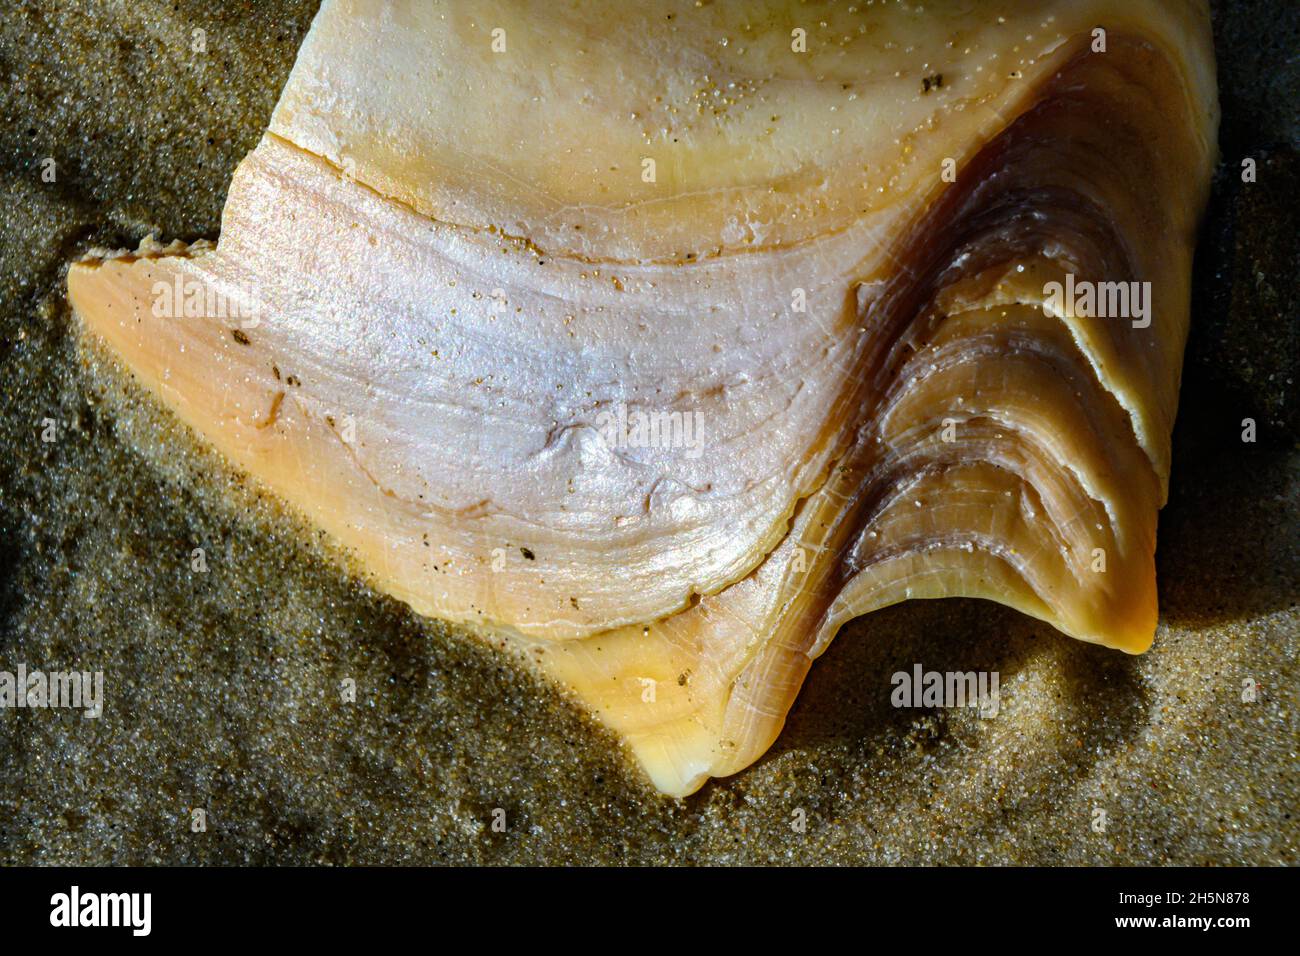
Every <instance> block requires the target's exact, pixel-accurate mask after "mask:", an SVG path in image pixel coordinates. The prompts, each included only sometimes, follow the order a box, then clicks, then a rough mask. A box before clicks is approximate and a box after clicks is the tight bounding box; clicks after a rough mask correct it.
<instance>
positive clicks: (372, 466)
mask: <svg viewBox="0 0 1300 956" xmlns="http://www.w3.org/2000/svg"><path fill="white" fill-rule="evenodd" d="M1216 129H1217V103H1216V99H1215V83H1214V64H1213V54H1212V45H1211V40H1210V32H1209V25H1208V14H1207V12H1206V10H1205V9H1204V6H1203V4H1200V3H1183V2H1173V0H1170V2H1156V0H1126V2H1123V3H1120V2H1112V0H1084V2H1065V0H1058V2H1047V3H1003V4H973V5H959V4H949V3H928V4H926V5H925V6H924V8H923V9H922V8H920V7H916V8H908V7H902V6H895V5H890V6H888V7H884V6H883V5H879V6H878V5H870V4H858V5H856V6H847V5H843V4H824V5H820V4H794V3H751V4H713V5H706V6H703V7H700V8H697V7H694V6H692V5H680V4H675V3H660V2H651V3H641V4H637V5H635V6H633V5H608V4H603V3H594V2H592V3H575V4H564V5H532V4H525V3H513V2H497V3H491V2H483V3H474V4H468V3H455V2H447V3H430V2H416V0H409V2H400V0H394V2H379V0H325V3H324V4H323V5H322V8H321V10H320V13H319V14H318V16H317V18H316V20H315V22H314V24H313V26H312V29H311V32H310V33H309V34H308V36H307V39H306V41H305V42H304V45H303V48H302V50H301V51H300V53H299V57H298V61H297V63H296V65H295V67H294V70H293V73H292V75H291V77H290V79H289V81H288V84H287V86H286V87H285V89H284V92H283V94H282V96H281V99H280V102H279V105H278V107H277V108H276V111H275V114H274V116H273V117H272V120H271V123H270V126H269V128H268V130H267V132H266V134H265V136H264V137H263V139H262V141H261V143H260V144H259V145H258V147H257V148H256V149H255V150H254V151H253V152H252V153H250V154H249V155H248V156H247V157H246V158H245V159H244V161H243V162H242V163H241V164H240V166H239V168H238V170H237V171H236V173H235V176H234V178H233V181H232V182H231V187H230V193H229V197H228V199H227V204H226V207H225V212H224V216H223V223H222V233H221V238H220V242H219V243H218V244H217V246H215V247H213V246H211V245H210V244H202V243H201V244H195V245H193V246H189V247H186V246H183V245H181V244H173V245H171V246H166V247H164V246H160V245H158V244H156V243H152V242H150V243H146V244H145V245H143V246H142V247H141V248H140V249H139V250H137V251H136V252H134V253H130V254H126V253H122V254H115V255H100V256H93V257H91V258H88V259H86V260H84V261H82V262H80V263H77V264H75V265H74V266H73V267H72V268H71V270H70V273H69V278H68V288H69V297H70V299H71V302H72V305H73V307H74V308H75V310H76V312H77V314H78V315H79V316H80V317H81V319H82V321H83V323H84V326H85V328H86V330H87V331H88V333H90V334H92V335H94V336H97V337H99V338H100V339H102V340H104V341H106V342H107V343H108V344H109V345H110V346H111V347H112V348H113V349H114V350H115V351H116V353H117V354H118V355H119V356H120V357H121V359H122V361H123V362H124V363H125V365H126V366H127V367H128V368H129V369H130V370H131V371H132V372H133V373H134V375H135V376H136V377H137V378H138V379H139V380H140V381H141V382H143V383H144V384H145V385H146V386H148V387H149V388H150V389H151V390H152V391H154V392H155V393H156V394H157V395H158V396H159V397H160V398H161V399H162V400H163V402H165V403H166V405H167V406H168V407H170V408H171V409H172V410H173V411H174V412H175V413H176V414H177V415H178V416H180V418H182V419H183V420H184V421H186V422H187V423H188V424H189V425H190V426H192V427H193V429H194V430H195V431H196V432H197V433H198V434H199V435H201V436H203V437H204V438H205V439H206V440H208V441H209V442H211V443H212V444H213V445H215V446H216V447H217V448H218V449H220V450H221V451H222V452H223V453H224V454H225V455H226V456H227V457H228V458H229V459H230V461H232V462H233V463H234V464H235V465H237V466H239V467H240V468H243V469H246V470H247V471H248V472H250V473H251V474H253V475H254V476H256V477H257V478H258V479H259V480H260V481H261V482H262V483H263V484H264V485H265V486H266V487H268V488H269V489H271V490H272V491H274V492H276V493H277V494H279V495H280V496H282V497H283V498H284V499H285V500H286V501H288V502H289V503H290V504H291V505H292V506H293V507H295V508H296V509H297V510H299V511H300V512H301V513H303V514H304V515H306V516H307V517H308V518H309V519H310V520H311V521H313V522H315V523H316V524H317V525H318V526H319V527H321V528H322V529H324V530H325V531H326V532H328V534H329V535H330V536H331V537H332V538H333V539H334V540H335V541H336V542H337V543H338V544H339V545H341V546H342V547H343V548H344V549H345V550H346V551H347V552H348V553H349V554H350V555H352V556H353V557H355V559H356V560H357V562H358V564H359V566H360V567H362V568H363V569H365V571H366V573H367V575H368V577H369V579H370V580H371V581H372V582H373V583H374V585H375V586H376V587H378V588H380V589H382V590H383V591H386V592H387V593H389V594H392V595H394V596H396V597H398V598H400V599H401V600H403V601H405V602H406V603H408V604H409V605H410V606H411V607H412V608H413V609H415V610H416V611H417V612H419V613H421V614H425V615H430V616H435V617H439V618H445V619H447V620H451V621H455V622H459V623H461V624H465V625H468V626H470V627H471V628H473V629H475V631H476V632H477V633H479V634H481V635H482V636H483V637H484V638H485V639H488V640H492V641H494V642H496V643H498V644H500V645H501V646H502V647H503V648H508V649H513V650H515V651H518V652H520V655H519V656H520V659H522V660H526V661H529V662H530V666H536V667H539V668H540V669H541V670H542V671H543V672H544V673H546V674H547V675H549V676H550V677H551V678H552V679H554V680H555V681H557V682H558V683H559V684H560V685H561V686H563V687H565V688H567V689H568V690H570V691H571V692H572V693H573V694H574V695H575V696H576V698H577V699H578V700H580V701H581V702H582V703H583V704H584V705H585V706H587V707H589V708H590V709H591V710H592V712H594V713H595V714H596V715H597V716H598V717H599V718H600V719H601V720H602V721H604V722H605V723H606V724H607V725H608V726H609V727H611V728H612V729H613V730H614V731H615V732H616V733H617V734H618V735H619V736H620V737H621V738H622V739H624V740H626V741H627V743H628V745H629V746H630V748H631V751H632V753H633V755H634V756H635V757H636V759H637V760H638V762H639V763H640V765H641V766H642V767H643V768H644V769H645V771H646V772H647V774H648V775H649V777H650V779H651V780H652V781H653V782H654V784H655V786H657V787H658V788H659V789H660V790H661V791H663V792H664V793H667V794H672V795H683V794H687V793H690V792H692V791H693V790H695V789H697V788H698V787H699V786H700V785H701V784H702V783H703V782H704V781H705V780H707V779H708V778H709V777H710V776H721V775H726V774H731V773H735V772H736V771H738V770H740V769H742V768H743V767H745V766H746V765H748V764H749V763H751V762H753V761H754V760H755V759H757V758H758V757H759V756H760V755H761V754H762V753H763V752H764V751H765V750H766V749H767V747H768V746H769V745H770V744H771V743H772V741H773V740H774V739H775V738H776V736H777V734H778V733H779V731H780V729H781V726H782V723H783V721H784V719H785V715H786V713H787V712H788V710H789V708H790V706H791V704H792V703H793V701H794V698H795V696H796V694H797V693H798V690H799V687H800V685H801V683H802V681H803V679H804V677H805V675H806V674H807V671H808V668H809V666H810V664H811V662H812V661H813V659H815V658H816V657H817V655H818V654H820V653H821V651H822V650H824V649H825V648H826V646H827V645H828V643H829V642H830V641H831V639H832V638H833V637H834V636H835V633H836V632H837V630H838V629H839V628H840V626H841V625H842V624H843V623H844V622H846V621H848V620H849V619H851V618H853V617H856V616H858V615H861V614H864V613H867V612H869V611H871V610H874V609H876V608H880V607H884V606H886V605H889V604H892V603H895V602H898V601H902V600H906V599H909V598H922V597H945V596H955V595H962V596H972V597H982V598H988V599H991V600H995V601H999V602H1001V603H1003V604H1007V605H1010V606H1012V607H1015V608H1018V609H1020V610H1021V611H1023V612H1025V613H1026V614H1030V615H1033V616H1035V617H1037V618H1041V619H1042V620H1044V621H1047V622H1049V623H1051V624H1052V625H1053V626H1055V627H1056V628H1058V629H1059V630H1061V631H1063V632H1064V633H1066V634H1069V635H1071V636H1073V637H1076V638H1080V639H1082V640H1087V641H1094V642H1098V643H1102V644H1106V645H1109V646H1112V647H1116V648H1120V649H1122V650H1125V651H1128V652H1140V651H1143V650H1145V649H1146V648H1147V647H1148V646H1149V645H1150V643H1151V640H1152V636H1153V634H1154V631H1155V627H1156V617H1157V607H1156V588H1155V567H1154V560H1153V555H1154V550H1155V544H1156V517H1157V512H1158V510H1159V508H1160V506H1161V505H1162V504H1163V502H1164V499H1165V494H1166V487H1167V481H1168V472H1169V461H1170V432H1171V429H1172V425H1173V420H1174V415H1175V411H1176V408H1177V400H1178V380H1179V373H1180V368H1181V362H1182V350H1183V343H1184V340H1185V338H1186V333H1187V322H1188V297H1189V276H1190V270H1191V261H1192V253H1193V248H1194V242H1195V234H1196V228H1197V222H1198V218H1199V216H1200V213H1201V209H1202V207H1203V204H1204V202H1205V198H1206V193H1207V189H1208V183H1209V177H1210V173H1211V169H1212V165H1213V162H1214V159H1215V146H1214V143H1215V136H1216ZM1116 313H1118V314H1116ZM884 692H887V688H882V693H884Z"/></svg>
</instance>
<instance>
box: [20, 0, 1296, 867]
mask: <svg viewBox="0 0 1300 956" xmlns="http://www.w3.org/2000/svg"><path fill="white" fill-rule="evenodd" d="M314 7H315V4H314V3H312V2H306V0H275V2H269V0H268V2H263V3H258V4H210V3H200V2H194V0H190V2H168V3H162V2H156V0H131V2H128V0H118V2H109V0H85V2H79V3H67V2H62V3H60V2H54V0H48V2H11V3H10V4H9V5H8V7H7V10H6V16H5V17H4V18H0V76H2V77H3V87H0V114H2V115H3V120H4V122H3V123H2V124H0V209H3V211H4V215H3V217H0V219H2V221H0V382H2V383H3V388H2V390H0V392H2V393H0V452H2V453H0V670H9V671H13V670H15V669H16V668H17V667H18V665H19V664H20V663H21V664H25V665H26V666H27V667H28V668H29V669H31V668H37V667H41V668H49V669H74V668H75V669H80V670H86V671H96V670H99V671H103V673H104V679H105V698H106V703H105V707H104V713H103V716H102V717H100V718H99V719H86V718H84V717H83V716H82V714H81V713H80V712H76V711H69V710H0V863H56V862H58V863H180V864H187V863H241V862H242V863H316V862H320V863H339V864H341V863H360V862H368V863H373V862H390V863H437V862H469V863H733V862H737V863H819V862H833V863H969V864H979V863H1021V864H1029V863H1072V864H1087V863H1100V864H1147V863H1157V864H1160V863H1177V864H1192V863H1223V864H1240V863H1288V864H1296V863H1297V862H1300V821H1298V820H1297V808H1296V803H1297V794H1300V778H1298V776H1297V757H1296V754H1297V748H1298V747H1300V708H1298V707H1297V694H1296V687H1297V684H1298V683H1300V665H1298V664H1297V650H1298V647H1297V645H1298V644H1300V612H1298V611H1297V607H1296V594H1297V590H1298V589H1297V582H1298V581H1300V547H1297V545H1298V544H1300V533H1298V531H1297V528H1298V527H1300V525H1298V522H1297V474H1298V472H1297V465H1298V464H1300V461H1298V459H1297V441H1296V439H1297V437H1298V436H1300V427H1298V424H1300V419H1298V417H1297V410H1296V398H1295V394H1296V393H1295V385H1294V378H1295V375H1296V363H1297V357H1298V356H1300V347H1298V346H1300V341H1298V339H1300V330H1298V329H1297V323H1296V319H1295V313H1294V303H1295V301H1296V298H1297V295H1296V293H1297V283H1296V276H1297V275H1300V246H1298V241H1297V234H1298V232H1300V230H1297V228H1296V227H1297V212H1296V209H1297V204H1296V202H1295V197H1294V188H1295V183H1296V182H1297V181H1300V180H1298V179H1297V175H1298V174H1300V153H1298V152H1297V143H1298V141H1300V129H1298V126H1300V120H1298V119H1297V115H1300V110H1297V109H1296V105H1297V97H1296V90H1297V87H1298V86H1300V77H1298V76H1297V72H1296V71H1297V67H1296V65H1295V61H1294V58H1293V52H1294V50H1295V49H1297V48H1300V8H1298V7H1296V5H1294V4H1287V3H1285V2H1279V3H1277V4H1267V3H1235V4H1233V5H1232V6H1231V7H1228V6H1226V5H1225V6H1224V7H1223V8H1222V9H1221V10H1217V11H1216V34H1217V37H1218V42H1219V46H1220V50H1219V55H1220V71H1221V83H1222V87H1223V105H1224V113H1225V118H1224V126H1223V148H1224V168H1223V170H1222V171H1221V173H1220V176H1219V177H1218V180H1217V182H1216V188H1215V193H1214V199H1213V203H1212V207H1211V211H1210V215H1209V217H1208V219H1207V223H1206V227H1205V233H1204V236H1203V239H1202V243H1201V249H1200V253H1199V257H1198V264H1197V278H1196V307H1195V315H1194V317H1193V332H1192V339H1191V342H1190V344H1189V347H1188V357H1187V363H1186V368H1185V373H1184V383H1183V393H1182V406H1181V410H1180V416H1179V421H1178V426H1177V432H1176V434H1175V442H1174V448H1175V462H1174V470H1173V482H1172V488H1171V496H1170V502H1169V505H1168V507H1167V508H1166V509H1165V511H1164V512H1163V513H1162V516H1161V522H1160V543H1159V554H1158V564H1159V577H1160V599H1161V624H1160V629H1159V633H1158V635H1157V637H1156V643H1155V647H1154V648H1153V650H1152V651H1151V652H1150V653H1148V654H1146V655H1145V656H1142V657H1138V658H1133V657H1127V656H1125V655H1123V654H1120V653H1117V652H1114V651H1108V650H1105V649H1102V648H1098V647H1092V646H1088V645H1084V644H1080V643H1077V642H1074V641H1071V640H1069V639H1067V638H1065V637H1063V636H1061V635H1059V634H1057V633H1056V632H1054V631H1052V630H1051V629H1050V628H1049V627H1047V626H1046V625H1043V624H1040V623H1038V622H1035V621H1031V620H1029V619H1027V618H1025V617H1023V616H1020V615H1018V614H1016V613H1014V612H1012V611H1009V610H1006V609H1003V608H1000V607H998V606H995V605H992V604H987V603H983V602H976V601H943V602H916V603H912V604H907V605H901V606H898V607H895V608H891V609H888V610H886V611H883V612H880V613H877V614H874V615H871V616H869V617H867V618H864V619H862V620H860V621H858V622H856V623H855V624H854V625H852V626H850V627H849V628H847V629H846V630H845V631H844V632H843V633H842V634H841V635H840V637H839V638H838V639H837V640H836V641H835V643H834V644H833V646H832V647H831V649H830V651H829V652H828V653H827V654H826V655H825V656H824V657H822V658H821V660H819V661H818V662H817V664H816V665H815V666H814V669H813V672H812V675H811V677H810V679H809V681H808V684H807V686H806V687H805V689H804V692H803V694H802V696H801V697H800V699H799V701H798V703H797V704H796V706H795V708H794V711H793V712H792V714H791V715H790V719H789V722H788V724H787V726H786V729H785V732H784V733H783V734H782V736H781V737H780V739H779V740H778V741H777V743H776V745H775V746H774V747H773V748H772V750H771V751H770V752H769V753H768V754H767V755H766V756H765V757H764V758H763V759H762V760H760V761H759V762H758V763H757V764H756V765H755V766H754V767H752V768H750V769H749V770H747V771H745V772H744V773H741V774H739V775H737V776H735V777H732V778H729V779H726V780H721V781H715V782H712V783H710V784H709V785H707V786H706V787H705V788H704V789H703V790H702V791H701V792H700V793H698V794H696V795H695V796H693V797H691V798H689V799H687V800H684V801H671V800H666V799H664V798H662V797H660V796H658V795H657V794H655V793H654V792H653V791H651V790H650V789H649V788H648V786H647V784H646V783H645V782H644V780H643V778H642V777H641V776H640V774H639V772H638V771H637V769H636V768H635V766H634V765H632V764H631V763H630V762H629V761H628V758H627V757H626V755H625V754H624V753H623V752H622V751H621V750H620V749H619V747H618V746H617V744H616V743H615V742H614V741H613V740H612V739H611V738H610V737H609V736H608V735H607V734H605V733H604V732H602V730H601V729H600V727H599V726H597V725H596V724H595V723H594V722H593V721H591V720H590V719H588V718H587V717H585V716H584V715H583V714H582V713H581V712H580V711H579V710H578V709H577V708H575V707H574V706H572V705H571V704H569V703H568V702H567V701H566V700H565V699H563V697H561V695H559V694H557V693H556V692H555V691H554V690H552V689H551V688H549V687H548V686H545V685H543V684H542V683H540V682H539V681H538V680H537V679H535V678H533V677H531V676H530V675H528V674H527V673H525V672H522V671H520V670H519V669H517V668H516V667H515V666H514V665H512V664H511V663H510V662H509V661H507V660H503V659H501V658H500V657H498V656H496V655H495V654H494V653H493V652H492V651H491V650H489V649H487V648H486V647H484V646H482V645H481V644H479V643H478V642H476V641H475V640H474V639H473V638H472V637H470V636H468V635H466V634H464V633H461V632H458V631H456V630H455V629H453V628H451V627H448V626H445V625H442V624H440V623H438V622H434V621H428V620H424V619H421V618H419V617H417V616H416V615H414V614H413V613H411V612H410V611H409V609H407V608H406V607H404V606H403V605H401V604H399V603H397V602H395V601H393V600H391V599H388V598H385V597H383V596H381V595H378V594H376V593H375V592H373V591H372V590H371V589H369V588H368V587H367V586H366V585H365V584H363V583H361V582H360V581H359V580H358V579H357V578H356V577H355V576H353V575H351V574H349V573H348V571H347V569H346V568H345V567H343V566H342V565H341V564H340V562H339V561H338V560H337V559H336V557H335V556H334V555H333V553H332V551H331V549H330V548H329V546H328V545H327V544H326V543H324V542H322V541H321V540H320V539H319V537H318V536H317V535H316V534H315V533H314V532H312V531H311V530H310V529H308V528H306V527H304V526H303V525H302V524H301V523H300V522H298V521H296V520H295V519H294V518H293V517H292V516H289V515H286V514H285V513H284V512H283V511H282V510H281V508H280V507H279V505H278V504H277V503H276V502H275V501H273V500H269V499H268V498H266V497H265V496H263V495H261V494H260V493H259V492H258V491H257V489H256V488H255V487H253V486H252V483H251V482H250V481H249V480H247V479H245V478H241V477H240V476H239V475H237V474H235V473H233V472H232V471H230V470H229V468H228V467H227V466H226V465H225V464H224V463H223V462H222V461H221V460H220V459H219V458H218V457H217V456H215V455H214V454H213V453H211V452H209V451H207V450H205V449H203V448H202V447H199V446H198V445H196V443H195V442H193V441H192V439H191V436H190V435H189V434H188V433H187V432H186V431H185V429H184V428H183V427H182V426H180V425H178V424H177V423H176V422H175V421H174V420H172V419H171V418H169V416H168V415H167V414H166V413H165V412H163V411H161V410H160V409H159V408H158V407H157V406H156V405H155V404H154V403H153V402H152V401H150V400H149V399H148V398H146V397H145V396H144V395H143V393H142V392H141V390H140V389H138V388H137V387H135V386H134V385H132V384H131V383H130V382H129V381H126V380H124V378H123V376H122V375H121V373H120V370H119V369H118V368H117V367H116V366H115V365H114V364H113V363H112V362H111V361H110V360H106V359H105V358H104V357H103V356H101V355H99V354H98V353H96V352H95V350H93V349H87V348H86V347H85V346H84V345H83V344H82V343H81V342H80V341H79V338H78V335H77V330H76V324H75V321H74V320H73V318H72V317H71V315H70V314H69V311H68V308H67V304H66V300H65V298H64V277H65V270H66V264H67V262H68V261H69V260H71V259H74V258H76V257H77V256H78V255H80V254H81V252H83V251H84V250H85V249H87V248H89V247H90V246H109V247H114V246H134V245H135V244H136V243H137V242H138V241H139V239H141V238H142V237H143V236H145V235H147V234H149V233H154V234H156V235H158V236H159V237H161V238H163V239H165V240H166V239H171V238H181V239H185V240H193V239H197V238H202V237H206V238H212V239H215V238H217V236H218V235H219V229H220V212H221V206H222V203H223V201H224V197H225V190H226V186H227V184H228V182H229V179H230V175H231V172H232V170H233V168H234V166H235V164H236V163H237V162H238V160H239V159H240V158H241V157H242V156H243V154H244V153H245V152H246V151H247V150H249V149H250V148H251V147H252V146H253V145H254V143H255V142H256V140H257V138H258V135H259V133H260V131H261V129H262V128H263V126H264V125H265V122H266V119H267V117H268V116H269V114H270V110H271V108H272V106H273V105H274V102H275V99H276V97H277V95H278V93H279V89H280V86H281V85H282V84H283V82H284V79H285V77H286V76H287V73H288V70H289V67H290V66H291V64H292V62H293V58H294V55H295V52H296V50H297V46H298V43H299V42H300V40H301V38H302V36H303V34H304V33H305V31H306V28H307V26H308V24H309V22H310V17H311V15H312V13H313V12H314ZM196 29H201V30H203V31H205V32H204V35H203V38H204V40H205V43H206V52H195V51H194V50H193V49H192V45H193V40H194V38H195V35H194V33H193V31H194V30H196ZM1288 57H1291V60H1290V62H1289V65H1288ZM1243 156H1252V157H1254V158H1256V159H1257V162H1258V181H1257V182H1256V183H1254V184H1243V183H1241V182H1240V177H1239V175H1238V174H1237V169H1238V168H1239V164H1240V161H1241V158H1242V157H1243ZM46 158H52V159H54V161H55V164H56V165H55V169H56V180H55V182H53V183H49V182H45V181H43V179H42V176H41V172H42V169H43V168H45V167H44V166H43V165H42V162H43V160H45V159H46ZM1244 418H1253V419H1255V420H1256V422H1257V429H1258V440H1257V441H1256V442H1254V443H1250V444H1247V443H1243V442H1242V440H1241V431H1242V428H1241V421H1242V419H1244ZM45 419H53V420H54V421H55V422H56V425H55V428H54V437H55V440H54V441H52V442H45V441H42V430H43V422H44V420H45ZM195 548H203V549H204V553H205V560H206V565H207V571H206V572H201V571H194V570H192V552H193V549H195ZM914 663H921V664H923V665H924V666H925V667H926V668H927V669H931V670H996V671H998V672H999V674H1000V676H1001V691H1002V700H1001V710H1000V712H999V714H998V716H997V717H995V718H991V719H981V718H980V717H978V716H977V715H976V714H975V713H974V712H973V711H958V710H939V711H919V710H918V711H913V710H899V709H895V708H893V707H891V706H890V704H889V692H890V690H891V685H890V680H889V678H890V675H891V674H892V673H893V672H894V671H896V670H910V669H911V667H912V665H913V664H914ZM346 679H351V680H354V681H355V682H356V688H357V699H356V701H355V703H348V702H344V701H343V700H342V699H341V696H342V695H341V694H340V685H341V682H343V681H344V680H346ZM1248 679H1249V680H1253V681H1254V682H1256V684H1257V685H1258V688H1259V689H1258V692H1257V695H1256V699H1255V700H1254V701H1253V702H1248V701H1243V699H1242V698H1243V682H1244V681H1246V680H1248ZM195 809H201V810H203V811H204V814H205V823H206V829H204V830H201V831H200V832H194V827H193V822H194V820H195V819H196V817H195V815H194V813H193V811H194V810H195ZM497 809H500V810H504V811H505V821H506V826H505V830H504V832H495V831H494V830H493V828H492V825H491V824H492V821H493V814H494V810H497ZM1099 810H1100V811H1104V813H1105V826H1104V828H1099V827H1097V825H1096V824H1097V821H1098V820H1099V817H1098V814H1097V811H1099ZM797 811H802V813H801V814H800V813H798V812H797ZM799 819H804V820H806V826H804V827H803V828H802V831H801V830H800V828H798V827H796V826H795V825H794V824H795V823H796V821H797V820H799Z"/></svg>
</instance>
